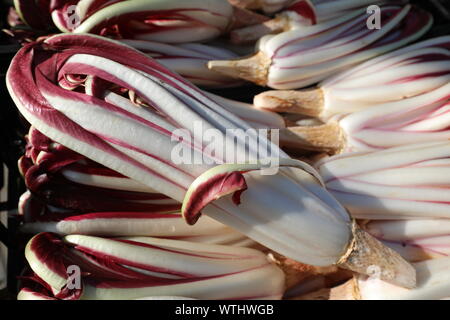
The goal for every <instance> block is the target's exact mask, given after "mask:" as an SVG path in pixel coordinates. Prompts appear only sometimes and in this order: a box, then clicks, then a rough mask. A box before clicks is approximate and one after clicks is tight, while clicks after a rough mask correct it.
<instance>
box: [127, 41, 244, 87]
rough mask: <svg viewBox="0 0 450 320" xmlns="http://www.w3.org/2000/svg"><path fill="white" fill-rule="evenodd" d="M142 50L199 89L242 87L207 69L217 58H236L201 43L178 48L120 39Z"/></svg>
mask: <svg viewBox="0 0 450 320" xmlns="http://www.w3.org/2000/svg"><path fill="white" fill-rule="evenodd" d="M121 42H123V43H125V44H127V45H129V46H132V47H134V48H136V49H138V50H139V51H142V52H144V53H146V54H148V55H149V56H150V57H152V58H154V59H155V60H156V61H158V62H159V63H161V64H162V65H164V66H166V67H167V68H169V69H170V70H172V71H175V72H176V73H178V74H180V75H181V76H182V77H183V78H185V79H186V80H189V81H191V82H192V83H194V84H195V85H197V86H201V87H206V88H225V87H234V86H236V85H239V84H240V82H239V81H237V80H236V79H233V78H230V77H227V76H225V75H222V74H220V73H217V72H214V71H211V70H209V69H208V62H209V61H210V60H217V59H233V58H236V57H237V56H236V54H234V53H233V52H231V51H229V50H227V49H224V48H220V47H214V46H211V45H206V44H200V43H182V44H177V45H171V44H165V43H159V42H154V41H148V40H125V39H124V40H121Z"/></svg>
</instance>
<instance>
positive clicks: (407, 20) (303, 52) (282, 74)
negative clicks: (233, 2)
mask: <svg viewBox="0 0 450 320" xmlns="http://www.w3.org/2000/svg"><path fill="white" fill-rule="evenodd" d="M380 17H381V22H380V28H379V29H378V28H368V26H367V20H368V15H367V13H366V9H364V10H360V11H358V10H357V11H352V12H350V13H348V14H345V15H343V16H339V17H337V18H335V19H331V20H328V21H325V22H323V23H319V24H317V25H312V26H309V27H304V28H301V29H294V30H291V31H287V32H282V33H280V34H278V35H273V36H272V35H268V36H265V37H263V38H262V39H261V40H260V41H259V44H258V46H257V50H258V51H257V53H256V54H255V55H253V56H251V57H247V58H242V59H240V60H232V61H227V60H218V61H211V62H210V63H209V67H210V69H212V70H216V71H218V72H222V73H224V74H228V75H230V76H234V77H238V78H242V79H246V80H249V81H251V82H254V83H256V84H259V85H262V86H268V87H271V88H274V89H298V88H304V87H307V86H309V85H312V84H315V83H317V82H320V81H322V80H324V79H326V78H327V77H330V76H332V75H334V74H336V73H338V72H342V71H343V70H346V69H348V68H350V67H353V66H355V65H356V64H358V63H361V62H364V61H366V60H368V59H370V58H373V57H376V56H378V55H380V54H383V53H386V52H389V51H392V50H395V49H397V48H400V47H402V46H404V45H406V44H408V43H410V42H413V41H415V40H417V39H419V38H420V37H421V36H422V35H424V34H425V33H426V32H427V31H428V30H429V28H430V27H431V25H432V23H433V18H432V16H431V14H429V13H428V12H426V11H424V10H422V9H419V8H417V7H415V6H411V5H409V4H408V5H405V6H396V5H389V6H388V5H386V6H381V7H380Z"/></svg>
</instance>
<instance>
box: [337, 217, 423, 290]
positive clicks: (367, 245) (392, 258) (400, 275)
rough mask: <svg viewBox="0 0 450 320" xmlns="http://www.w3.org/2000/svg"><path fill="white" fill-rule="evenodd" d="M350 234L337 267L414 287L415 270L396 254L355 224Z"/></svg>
mask: <svg viewBox="0 0 450 320" xmlns="http://www.w3.org/2000/svg"><path fill="white" fill-rule="evenodd" d="M352 232H353V240H352V243H351V245H350V246H349V248H348V251H347V253H346V254H345V255H344V256H343V257H342V259H341V261H340V262H339V263H338V264H337V265H338V266H339V267H341V268H344V269H348V270H351V271H354V272H357V273H360V274H364V275H368V276H370V277H377V278H379V279H381V280H383V281H386V282H389V283H391V284H394V285H397V286H401V287H404V288H408V289H412V288H414V287H415V286H416V270H415V269H414V268H413V266H411V264H409V263H408V262H407V261H405V260H404V259H403V258H402V257H401V256H400V255H399V254H398V253H397V252H395V251H394V250H392V249H390V248H388V247H386V246H384V245H383V244H382V243H381V242H380V241H378V240H376V239H375V238H373V237H372V236H371V235H369V234H368V233H367V232H365V231H364V230H362V229H361V228H360V227H359V226H358V224H357V223H356V222H353V226H352Z"/></svg>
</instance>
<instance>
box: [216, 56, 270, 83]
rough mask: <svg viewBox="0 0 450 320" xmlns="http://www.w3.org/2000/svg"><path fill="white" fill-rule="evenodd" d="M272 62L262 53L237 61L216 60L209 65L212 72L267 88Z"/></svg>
mask: <svg viewBox="0 0 450 320" xmlns="http://www.w3.org/2000/svg"><path fill="white" fill-rule="evenodd" d="M270 64H271V60H270V59H269V58H268V57H267V56H266V55H265V54H264V53H262V52H258V53H257V54H255V55H252V56H250V57H247V58H242V59H237V60H214V61H210V62H209V63H208V68H209V69H210V70H213V71H216V72H219V73H222V74H225V75H227V76H230V77H233V78H238V79H244V80H248V81H251V82H254V83H256V84H259V85H262V86H265V85H266V83H267V74H268V72H269V67H270Z"/></svg>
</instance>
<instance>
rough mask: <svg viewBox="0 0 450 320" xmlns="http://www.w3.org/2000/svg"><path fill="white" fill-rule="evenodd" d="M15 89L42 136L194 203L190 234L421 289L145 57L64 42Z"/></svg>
mask: <svg viewBox="0 0 450 320" xmlns="http://www.w3.org/2000/svg"><path fill="white" fill-rule="evenodd" d="M7 85H8V88H9V91H10V93H11V96H12V97H13V99H14V101H15V103H16V104H17V107H18V108H19V110H20V111H21V113H22V114H23V116H24V117H25V118H26V119H27V120H28V121H29V122H30V123H31V124H32V125H33V126H34V127H36V129H37V130H39V131H40V132H42V133H43V134H44V135H45V136H47V137H49V138H50V139H52V140H54V141H55V142H57V143H60V144H61V145H63V146H65V147H66V148H69V149H71V150H73V151H75V152H77V153H79V154H81V155H83V156H84V157H86V158H88V159H90V160H92V161H95V162H97V163H99V164H101V165H103V166H105V167H107V168H109V169H111V170H114V171H116V172H118V173H120V174H122V175H124V176H126V177H129V178H131V179H132V180H135V181H138V182H140V183H142V184H144V185H146V186H148V187H150V188H151V189H152V190H157V191H158V192H159V193H161V194H164V195H165V196H167V197H170V198H171V199H174V200H176V201H178V202H180V203H183V206H182V208H181V213H182V214H183V217H184V218H185V219H186V221H187V222H188V223H190V224H194V223H195V222H196V221H197V220H198V219H199V217H200V214H201V213H204V214H206V215H208V216H210V217H212V218H214V219H216V220H218V221H219V222H222V223H223V224H226V225H228V226H230V227H231V228H233V229H235V230H237V231H240V232H241V233H243V234H245V235H246V236H247V237H249V238H251V239H253V240H255V241H257V242H259V243H261V244H263V245H265V246H266V247H268V248H270V249H272V250H274V251H276V252H278V253H280V254H282V255H285V256H287V257H289V258H292V259H294V260H297V261H300V262H304V263H307V264H312V265H317V266H326V265H331V264H339V265H342V266H344V267H347V268H350V269H352V270H355V271H357V272H362V273H366V272H367V265H365V263H368V264H370V265H371V264H377V265H380V267H381V268H383V269H384V268H386V269H388V271H387V272H385V273H383V274H384V275H385V278H386V279H387V280H388V281H392V282H395V283H399V284H401V285H404V286H408V287H411V286H414V282H415V281H414V278H415V277H414V270H413V269H412V268H411V267H410V265H409V264H408V263H406V262H405V261H404V260H403V259H402V258H401V257H400V256H399V255H398V254H396V253H395V252H393V251H392V250H390V249H388V248H386V247H384V246H382V245H381V244H380V243H379V242H378V241H376V240H375V239H374V238H372V237H370V236H369V235H368V234H367V233H365V232H363V231H361V230H360V229H358V228H357V227H356V226H355V224H352V221H351V219H350V217H349V215H348V213H347V212H346V211H345V209H344V208H343V207H342V206H341V205H340V204H339V203H338V202H337V200H336V199H335V198H334V197H333V196H332V195H331V194H330V193H329V192H328V191H327V190H326V189H325V188H324V186H323V184H322V181H321V178H320V176H319V175H318V173H317V172H316V171H315V170H314V169H313V168H312V167H310V166H309V165H307V164H306V163H304V162H301V161H298V160H293V159H290V158H289V157H288V156H287V155H286V154H284V153H283V152H282V151H281V150H280V149H279V148H278V147H277V146H276V144H275V143H273V142H272V141H270V140H269V139H268V138H267V135H266V133H267V132H264V134H259V133H258V131H257V130H255V129H252V128H251V127H250V126H249V125H248V124H247V123H246V122H244V121H242V120H241V119H239V118H238V117H236V116H234V115H233V114H231V113H230V112H228V111H226V109H225V108H223V107H222V106H221V105H220V104H218V103H216V102H215V101H214V100H212V99H211V98H209V97H208V96H206V95H204V94H203V92H202V91H200V90H199V89H198V88H196V87H194V86H193V85H192V84H190V83H189V82H187V81H185V80H184V79H182V78H181V77H179V76H178V75H176V74H174V73H172V72H171V71H169V70H167V69H166V68H164V67H162V66H161V65H159V64H158V63H156V62H155V61H154V60H152V59H150V58H149V57H148V56H146V55H145V54H143V53H141V52H138V51H136V50H135V49H132V48H130V47H128V46H125V45H123V44H120V43H118V42H115V41H112V40H107V39H104V38H101V37H98V36H92V35H71V34H70V35H57V36H53V37H50V38H47V39H45V40H44V41H41V42H36V43H32V44H29V45H27V46H25V47H24V48H23V49H22V50H21V51H20V52H19V53H18V54H17V55H16V57H15V58H14V59H13V61H12V64H11V66H10V68H9V70H8V74H7ZM130 92H132V93H133V97H134V99H130V98H129V97H130V95H129V93H130ZM243 133H244V134H243ZM211 137H213V139H215V140H214V141H221V142H223V143H221V144H219V145H220V146H222V147H223V146H226V148H224V149H223V148H221V147H220V146H218V145H217V144H212V143H211V140H210V139H211ZM235 155H239V157H240V158H237V157H235ZM267 160H270V161H267ZM261 169H264V170H263V171H261ZM361 255H364V257H361ZM361 261H364V263H361Z"/></svg>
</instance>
